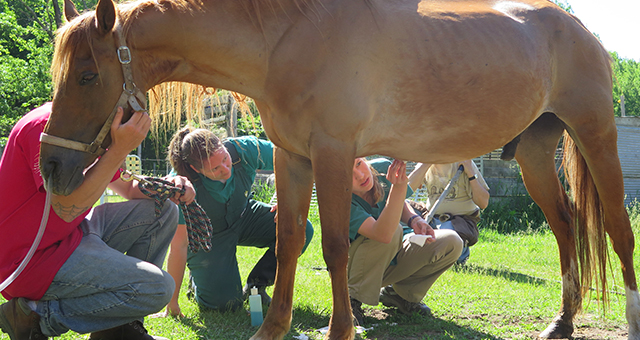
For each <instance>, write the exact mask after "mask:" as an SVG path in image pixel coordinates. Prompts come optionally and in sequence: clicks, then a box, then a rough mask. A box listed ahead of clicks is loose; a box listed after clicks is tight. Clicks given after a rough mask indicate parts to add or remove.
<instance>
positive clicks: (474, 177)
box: [469, 175, 478, 182]
mask: <svg viewBox="0 0 640 340" xmlns="http://www.w3.org/2000/svg"><path fill="white" fill-rule="evenodd" d="M476 178H478V175H473V176H471V177H469V182H471V181H473V180H474V179H476Z"/></svg>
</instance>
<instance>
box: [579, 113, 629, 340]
mask: <svg viewBox="0 0 640 340" xmlns="http://www.w3.org/2000/svg"><path fill="white" fill-rule="evenodd" d="M603 102H605V103H606V104H605V105H607V107H606V109H607V111H604V112H612V108H611V107H610V106H611V101H610V100H607V101H603ZM583 109H584V110H585V111H584V112H588V113H593V112H594V111H590V110H597V109H596V108H593V107H589V108H586V107H583ZM595 112H598V111H595ZM567 124H568V125H570V123H567ZM569 132H570V133H571V136H572V138H573V140H574V141H575V143H576V145H577V146H578V148H579V150H580V153H581V154H582V156H583V157H584V161H585V162H586V165H587V166H588V170H589V172H590V174H591V177H592V178H593V184H594V185H595V187H596V189H597V192H598V195H599V200H600V203H601V206H602V212H603V215H604V219H603V224H604V228H605V230H606V232H607V233H608V234H609V237H610V239H611V243H612V245H613V249H614V251H615V252H616V254H617V255H618V257H619V258H620V262H621V265H622V275H623V278H624V283H625V290H626V297H627V307H626V316H627V321H628V323H629V339H640V296H639V295H638V286H637V283H636V277H635V270H634V268H633V248H634V235H633V232H632V230H631V223H630V221H629V215H628V214H627V211H626V209H625V206H624V183H623V179H622V170H621V166H620V160H619V158H618V149H617V132H616V126H615V122H614V120H613V117H611V119H609V120H607V119H603V121H601V122H598V123H597V124H584V125H575V126H572V129H569ZM576 194H582V193H581V192H578V193H576ZM597 222H600V221H597ZM597 227H599V228H602V227H603V226H601V225H597ZM597 246H600V247H603V248H604V247H605V245H604V240H603V241H602V242H601V244H598V245H597ZM605 252H606V248H605ZM605 261H606V258H600V259H599V264H598V265H599V267H600V269H601V271H602V270H604V269H605V268H606V262H605ZM601 281H602V287H601V288H606V281H604V280H603V279H601ZM603 294H604V293H603Z"/></svg>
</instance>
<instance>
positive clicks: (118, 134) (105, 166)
mask: <svg viewBox="0 0 640 340" xmlns="http://www.w3.org/2000/svg"><path fill="white" fill-rule="evenodd" d="M122 115H123V111H122V108H118V111H117V112H116V115H115V118H114V119H113V124H112V125H111V139H112V143H111V145H110V146H109V149H108V150H107V151H106V152H105V154H104V155H102V157H100V159H99V160H98V161H97V162H96V163H95V164H94V165H93V166H91V168H90V169H88V170H87V172H86V173H85V177H84V181H83V182H82V184H81V185H80V186H79V187H78V188H77V189H76V190H74V191H73V192H72V193H71V194H70V195H68V196H59V195H52V197H51V206H52V208H53V210H54V211H55V213H56V214H57V215H58V216H59V217H60V218H62V219H63V220H65V221H67V222H71V221H73V220H74V219H75V218H76V217H78V216H80V215H81V214H82V213H83V212H85V211H86V210H88V209H89V208H91V207H92V206H93V204H94V203H95V202H97V201H98V199H99V198H100V196H101V195H102V192H103V191H104V189H105V188H106V187H107V185H108V184H109V182H110V181H111V179H112V178H113V174H115V173H116V171H117V170H118V168H119V167H120V165H121V164H122V163H123V162H124V160H125V158H126V157H127V154H129V152H131V150H133V149H134V148H136V147H137V146H138V145H140V143H141V142H142V141H143V140H144V138H145V137H146V135H147V132H148V131H149V127H150V126H151V119H150V118H149V116H148V115H147V114H146V113H143V112H134V114H133V116H132V117H131V119H129V121H128V122H126V123H124V124H121V122H122Z"/></svg>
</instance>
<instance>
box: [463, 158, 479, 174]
mask: <svg viewBox="0 0 640 340" xmlns="http://www.w3.org/2000/svg"><path fill="white" fill-rule="evenodd" d="M471 162H473V161H472V160H470V159H467V160H466V161H464V162H460V164H462V166H464V173H465V174H467V177H473V175H475V174H476V173H475V170H474V168H473V164H471Z"/></svg>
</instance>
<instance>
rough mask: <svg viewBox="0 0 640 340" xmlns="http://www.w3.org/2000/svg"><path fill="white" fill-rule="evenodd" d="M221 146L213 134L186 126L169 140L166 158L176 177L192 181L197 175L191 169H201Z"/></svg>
mask: <svg viewBox="0 0 640 340" xmlns="http://www.w3.org/2000/svg"><path fill="white" fill-rule="evenodd" d="M221 147H223V145H222V141H221V140H220V138H218V136H216V135H215V134H214V133H213V132H211V131H209V130H206V129H196V128H194V127H193V126H186V127H184V128H182V129H180V130H179V131H178V132H176V134H175V135H174V136H173V138H172V139H171V143H170V144H169V152H168V155H167V158H168V159H169V162H170V163H171V166H172V167H173V168H174V169H175V170H176V172H177V173H178V175H180V176H185V177H187V178H188V179H189V180H191V181H193V180H195V179H197V178H198V173H197V172H196V171H195V170H193V168H191V165H193V167H194V168H196V169H202V163H203V162H204V160H206V159H208V158H209V157H211V155H213V154H214V153H215V152H216V151H218V150H219V149H220V148H221Z"/></svg>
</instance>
